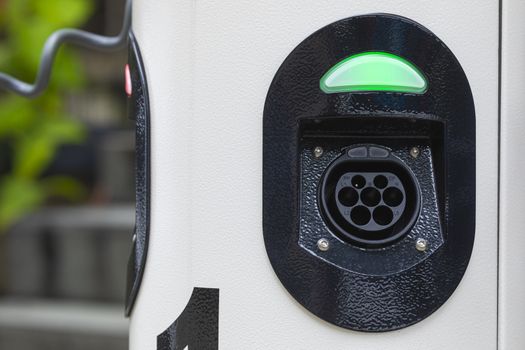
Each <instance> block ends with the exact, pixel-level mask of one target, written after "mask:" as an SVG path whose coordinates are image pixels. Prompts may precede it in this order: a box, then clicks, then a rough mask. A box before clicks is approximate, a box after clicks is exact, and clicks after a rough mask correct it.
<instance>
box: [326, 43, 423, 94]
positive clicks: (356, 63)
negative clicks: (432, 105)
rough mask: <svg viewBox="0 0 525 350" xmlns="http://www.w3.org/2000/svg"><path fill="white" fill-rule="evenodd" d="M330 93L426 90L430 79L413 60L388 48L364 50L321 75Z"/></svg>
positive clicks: (413, 91)
mask: <svg viewBox="0 0 525 350" xmlns="http://www.w3.org/2000/svg"><path fill="white" fill-rule="evenodd" d="M320 85H321V90H322V91H324V92H325V93H327V94H334V93H338V92H355V91H390V92H402V93H412V94H423V93H425V91H427V87H428V83H427V80H426V79H425V76H424V75H423V74H422V73H421V71H420V70H419V69H418V68H417V67H416V66H415V65H413V64H412V63H410V62H409V61H407V60H405V59H404V58H401V57H399V56H396V55H393V54H391V53H386V52H364V53H360V54H357V55H353V56H350V57H347V58H345V59H344V60H342V61H341V62H339V63H337V64H336V65H335V66H333V67H332V68H330V70H329V71H328V72H327V73H326V74H325V75H324V76H323V77H322V78H321V82H320Z"/></svg>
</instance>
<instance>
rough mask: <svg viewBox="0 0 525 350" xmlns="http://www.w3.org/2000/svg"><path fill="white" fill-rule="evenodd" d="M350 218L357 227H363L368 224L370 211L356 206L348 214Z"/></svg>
mask: <svg viewBox="0 0 525 350" xmlns="http://www.w3.org/2000/svg"><path fill="white" fill-rule="evenodd" d="M350 218H351V219H352V221H353V222H354V223H355V224H356V225H359V226H364V225H366V224H368V223H369V222H370V219H371V218H372V216H371V215H370V210H368V208H367V207H364V206H362V205H358V206H357V207H355V208H354V209H352V212H351V213H350Z"/></svg>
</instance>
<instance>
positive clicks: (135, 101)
mask: <svg viewBox="0 0 525 350" xmlns="http://www.w3.org/2000/svg"><path fill="white" fill-rule="evenodd" d="M128 55H129V58H128V64H129V67H130V73H131V81H132V87H133V92H132V95H131V96H130V98H129V101H128V113H129V118H130V119H133V120H135V123H136V125H135V195H136V199H135V200H136V204H135V205H136V207H135V230H134V234H133V245H132V251H131V256H130V258H129V262H128V285H127V292H126V316H129V315H130V314H131V311H132V309H133V304H134V303H135V298H136V297H137V294H138V291H139V288H140V283H141V281H142V274H143V273H144V267H145V264H146V256H147V253H148V240H149V220H150V109H149V96H148V86H147V82H146V75H145V70H144V65H143V63H142V58H141V56H140V51H139V47H138V44H137V41H136V39H135V37H134V35H133V34H130V39H129V53H128Z"/></svg>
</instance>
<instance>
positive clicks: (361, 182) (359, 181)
mask: <svg viewBox="0 0 525 350" xmlns="http://www.w3.org/2000/svg"><path fill="white" fill-rule="evenodd" d="M365 185H366V180H365V178H364V177H362V176H361V175H355V176H354V177H353V178H352V186H354V187H355V188H357V189H360V188H363V187H365Z"/></svg>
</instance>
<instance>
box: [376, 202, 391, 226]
mask: <svg viewBox="0 0 525 350" xmlns="http://www.w3.org/2000/svg"><path fill="white" fill-rule="evenodd" d="M373 216H374V221H375V222H376V223H378V224H379V225H382V226H387V225H390V223H391V222H392V219H393V218H394V213H393V212H392V210H391V209H390V208H389V207H386V206H384V205H380V206H379V207H377V208H375V209H374V214H373Z"/></svg>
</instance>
